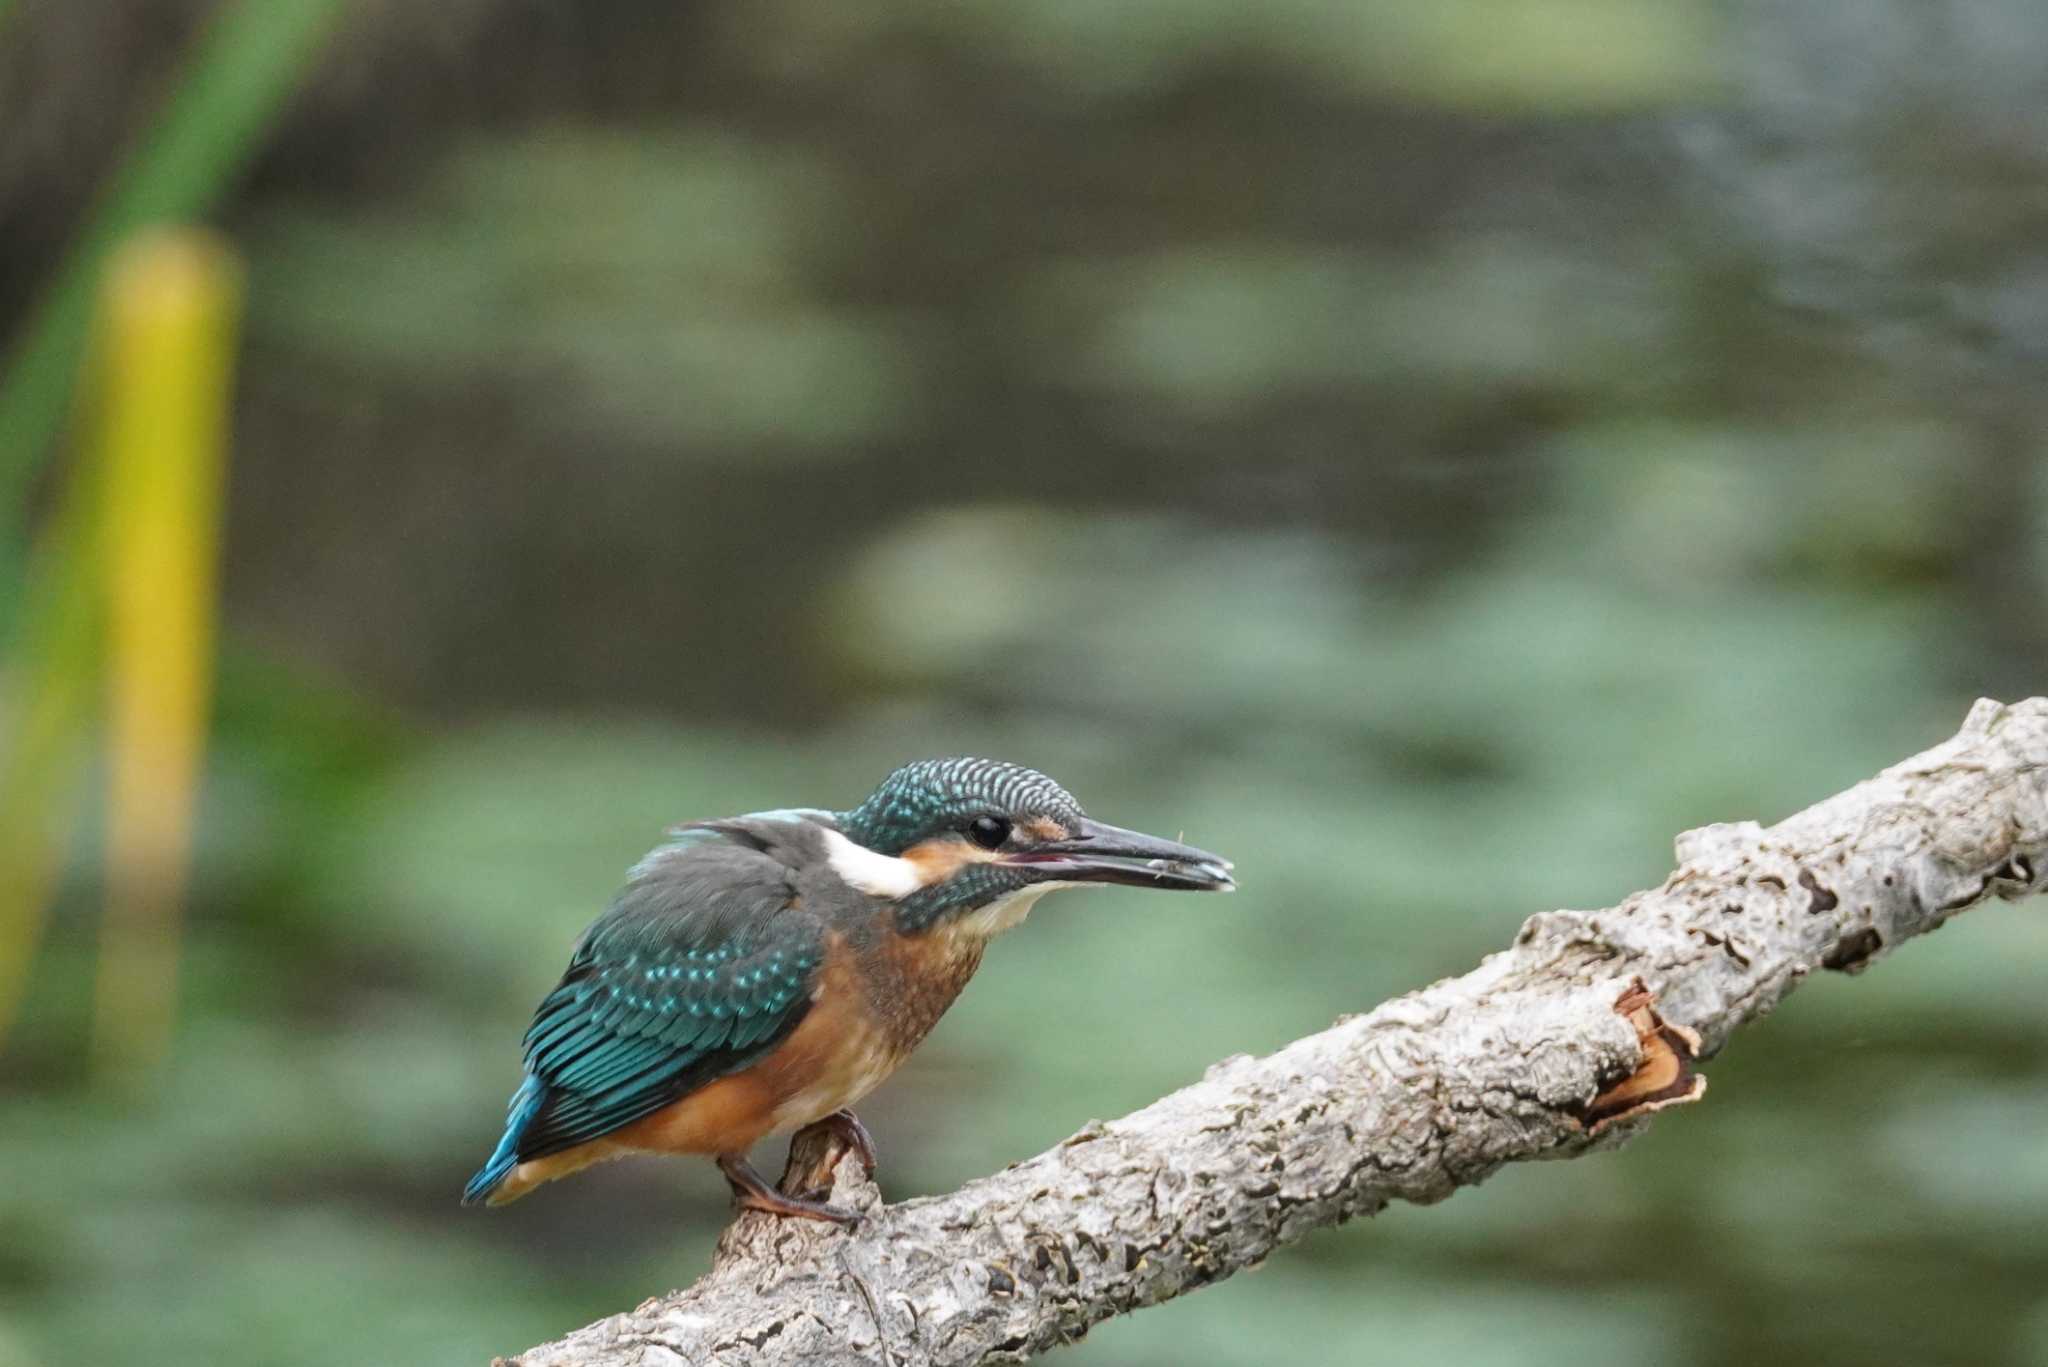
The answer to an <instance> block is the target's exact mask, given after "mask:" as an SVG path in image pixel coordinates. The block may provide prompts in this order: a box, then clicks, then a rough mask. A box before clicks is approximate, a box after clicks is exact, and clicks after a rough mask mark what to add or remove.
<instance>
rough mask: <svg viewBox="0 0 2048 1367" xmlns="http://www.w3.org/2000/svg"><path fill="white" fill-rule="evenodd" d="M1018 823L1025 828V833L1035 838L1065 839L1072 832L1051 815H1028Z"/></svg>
mask: <svg viewBox="0 0 2048 1367" xmlns="http://www.w3.org/2000/svg"><path fill="white" fill-rule="evenodd" d="M1017 824H1018V825H1019V826H1021V827H1022V828H1023V831H1024V834H1026V835H1028V836H1030V837H1031V838H1032V839H1033V840H1065V839H1066V838H1067V836H1068V835H1070V834H1071V832H1070V831H1068V830H1067V828H1066V827H1065V826H1062V825H1060V823H1059V822H1057V821H1054V820H1053V819H1052V818H1051V817H1049V816H1033V817H1026V818H1025V819H1024V820H1023V821H1021V822H1019V823H1017Z"/></svg>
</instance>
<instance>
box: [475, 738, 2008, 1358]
mask: <svg viewBox="0 0 2048 1367" xmlns="http://www.w3.org/2000/svg"><path fill="white" fill-rule="evenodd" d="M2044 852H2048V699H2041V698H2033V699H2029V700H2028V701H2026V702H2022V703H2018V704H2015V705H2013V706H2011V707H2003V706H2000V705H1999V704H1997V703H1994V702H1991V701H1989V700H1984V701H1980V702H1978V703H1977V705H1976V706H1975V707H1974V708H1972V709H1971V711H1970V715H1969V718H1968V719H1967V720H1966V721H1965V722H1964V725H1963V729H1962V731H1961V732H1960V733H1959V734H1958V735H1957V736H1955V737H1954V738H1953V739H1952V740H1949V741H1947V742H1945V743H1943V744H1941V745H1938V746H1936V747H1935V748H1934V749H1932V750H1929V751H1927V752H1925V753H1924V754H1921V755H1917V756H1915V757H1914V758H1912V759H1909V760H1907V761H1905V762H1904V763H1902V764H1898V765H1894V766H1893V767H1892V768H1890V769H1887V770H1885V771H1884V772H1883V773H1882V774H1880V775H1878V776H1877V777H1876V778H1874V779H1870V780H1869V781H1867V782H1864V783H1861V784H1858V785H1857V786H1856V787H1854V788H1852V789H1850V790H1849V791H1847V792H1845V793H1842V794H1839V795H1838V796H1836V797H1833V798H1830V799H1828V800H1827V801H1825V802H1822V803H1820V804H1819V805H1818V806H1815V807H1811V808H1808V809H1807V810H1806V811H1804V812H1801V813H1799V814H1798V815H1797V816H1794V817H1792V818H1790V819H1789V820H1787V821H1784V822H1781V823H1780V824H1778V825H1776V826H1773V827H1771V828H1770V829H1768V830H1765V829H1763V828H1761V827H1759V826H1758V825H1756V824H1755V823H1754V822H1741V823H1737V824H1732V825H1721V826H1708V827H1705V828H1703V829H1701V830H1697V831H1691V832H1688V833H1687V834H1685V835H1683V836H1681V837H1679V840H1678V863H1679V867H1678V869H1677V871H1676V872H1674V873H1673V874H1672V875H1671V876H1670V877H1669V878H1668V879H1666V880H1665V883H1664V885H1663V886H1662V887H1660V888H1658V889H1656V890H1655V891H1651V892H1641V893H1637V894H1636V895H1635V896H1633V897H1630V898H1629V899H1628V900H1627V901H1625V902H1623V903H1622V904H1621V905H1620V906H1618V907H1613V908H1609V909H1607V910H1603V911H1552V912H1544V913H1542V914H1540V915H1537V916H1534V917H1531V918H1530V919H1529V921H1528V922H1527V923H1526V924H1524V925H1523V927H1522V929H1521V933H1520V934H1519V935H1517V936H1516V937H1515V943H1514V945H1513V946H1512V947H1511V948H1509V949H1507V950H1505V951H1503V952H1501V953H1498V954H1494V955H1492V956H1490V957H1489V958H1487V959H1486V960H1485V962H1483V963H1482V964H1480V966H1479V967H1478V968H1476V969H1474V970H1473V971H1472V972H1470V973H1467V974H1466V975H1465V976H1463V977H1461V978H1453V979H1448V980H1446V981H1444V982H1440V983H1437V984H1436V985H1435V986H1433V987H1429V988H1426V989H1424V990H1423V991H1420V992H1416V993H1412V994H1410V995H1408V996H1405V997H1400V998H1396V999H1395V1000H1393V1001H1390V1002H1387V1003H1386V1004H1385V1005H1383V1006H1381V1007H1379V1008H1378V1009H1377V1010H1375V1011H1373V1012H1372V1013H1371V1014H1369V1015H1365V1016H1355V1017H1350V1018H1347V1019H1345V1020H1341V1021H1339V1022H1338V1023H1337V1024H1336V1025H1335V1026H1333V1027H1332V1028H1330V1029H1328V1030H1325V1031H1323V1032H1321V1033H1320V1034H1316V1035H1311V1036H1309V1037H1307V1038H1305V1039H1301V1040H1297V1041H1295V1042H1294V1043H1293V1044H1291V1045H1289V1046H1287V1047H1286V1048H1285V1049H1282V1050H1280V1051H1279V1052H1278V1053H1275V1054H1272V1055H1270V1056H1268V1057H1266V1058H1262V1059H1252V1058H1245V1057H1241V1056H1240V1057H1236V1058H1230V1059H1225V1060H1224V1061H1223V1062H1221V1063H1218V1064H1216V1065H1215V1066H1214V1067H1212V1068H1211V1069H1210V1070H1209V1071H1208V1074H1207V1075H1206V1076H1205V1077H1204V1078H1203V1079H1202V1080H1201V1081H1200V1082H1198V1083H1196V1084H1194V1085H1193V1086H1191V1087H1187V1088H1184V1089H1183V1090H1181V1091H1178V1092H1175V1093H1173V1094H1172V1095H1171V1096H1168V1097H1164V1098H1162V1099H1161V1100H1159V1101H1157V1102H1154V1103H1153V1104H1152V1105H1150V1106H1147V1107H1146V1108H1145V1109H1143V1110H1141V1111H1138V1112H1136V1113H1134V1114H1132V1115H1128V1116H1125V1117H1124V1118H1123V1119H1121V1120H1116V1121H1112V1122H1110V1123H1107V1124H1101V1123H1095V1124H1091V1125H1089V1126H1088V1127H1087V1128H1085V1129H1083V1130H1082V1131H1081V1132H1080V1133H1078V1134H1076V1135H1074V1136H1072V1137H1071V1138H1068V1139H1066V1140H1064V1141H1062V1142H1061V1143H1060V1144H1058V1145H1057V1146H1055V1147H1054V1148H1052V1149H1050V1150H1049V1151H1047V1152H1045V1153H1042V1154H1040V1155H1038V1156H1037V1157H1036V1158H1032V1159H1029V1160H1027V1161H1026V1162H1023V1163H1019V1164H1017V1165H1015V1166H1013V1167H1011V1168H1008V1169H1006V1170H1004V1171H1003V1172H999V1173H997V1174H995V1175H994V1176H991V1177H986V1178H983V1179H981V1180H979V1181H975V1182H970V1183H969V1184H967V1185H966V1186H964V1187H962V1188H961V1189H960V1190H958V1191H955V1192H952V1193H950V1194H947V1195H944V1196H934V1197H926V1198H922V1199H919V1200H913V1201H906V1202H904V1203H903V1204H901V1205H897V1206H888V1207H883V1206H882V1205H881V1204H880V1196H879V1193H878V1192H877V1191H876V1190H875V1188H874V1187H873V1185H872V1184H870V1183H868V1182H867V1181H866V1180H865V1178H864V1177H863V1176H862V1175H861V1174H860V1172H859V1168H858V1164H856V1163H853V1162H842V1163H841V1164H840V1165H839V1167H838V1169H837V1172H836V1173H835V1174H834V1177H835V1181H836V1186H835V1188H834V1194H833V1197H832V1199H833V1200H834V1202H836V1203H837V1204H840V1205H849V1206H853V1207H855V1208H858V1209H861V1210H864V1211H866V1212H868V1218H867V1220H866V1221H865V1222H864V1223H863V1224H862V1226H861V1228H860V1229H859V1231H858V1232H857V1233H855V1234H852V1235H848V1234H846V1233H843V1232H841V1231H839V1230H837V1229H834V1228H831V1227H828V1226H822V1225H817V1224H814V1223H812V1222H810V1221H804V1220H778V1219H775V1218H773V1217H769V1216H761V1215H743V1216H741V1217H740V1218H738V1219H737V1220H735V1221H734V1222H733V1224H732V1225H731V1226H730V1227H729V1228H728V1229H727V1230H726V1232H725V1234H724V1235H723V1236H722V1237H721V1238H720V1240H719V1244H718V1250H717V1254H716V1257H715V1260H714V1262H713V1265H712V1269H711V1271H710V1272H709V1273H707V1274H706V1275H705V1276H704V1277H703V1278H702V1279H701V1280H699V1281H698V1282H697V1284H696V1285H694V1286H692V1287H689V1288H688V1289H686V1290H683V1291H679V1292H675V1293H673V1294H671V1295H668V1296H664V1297H661V1298H659V1299H656V1300H650V1301H648V1302H646V1303H645V1304H643V1305H641V1306H640V1307H639V1308H638V1309H636V1310H633V1311H631V1312H629V1313H627V1314H622V1315H616V1316H613V1317H612V1318H610V1319H606V1320H602V1321H599V1322H598V1323H596V1324H593V1325H590V1326H588V1327H587V1328H584V1329H581V1330H578V1331H577V1332H575V1333H573V1334H571V1335H570V1336H569V1337H567V1338H565V1339H562V1340H559V1341H558V1342H555V1343H551V1344H547V1345H545V1346H543V1347H540V1348H536V1349H533V1350H532V1351H530V1352H528V1353H526V1354H524V1355H523V1356H521V1357H519V1358H518V1359H515V1360H514V1361H515V1362H516V1363H518V1364H521V1367H629V1365H630V1367H656V1364H661V1365H663V1367H668V1365H669V1364H699V1363H702V1364H709V1363H713V1362H716V1363H719V1364H723V1365H725V1367H739V1365H740V1364H763V1365H765V1364H790V1363H808V1362H814V1361H831V1362H875V1363H888V1364H916V1365H917V1367H924V1365H925V1364H955V1363H963V1364H964V1363H979V1362H984V1361H988V1360H991V1359H994V1360H1016V1359H1021V1358H1024V1357H1028V1356H1030V1355H1032V1354H1034V1353H1038V1352H1041V1351H1043V1350H1045V1349H1048V1348H1052V1347H1055V1346H1057V1345H1059V1344H1062V1343H1068V1342H1071V1341H1073V1340H1074V1339H1077V1338H1079V1337H1080V1336H1081V1335H1082V1334H1084V1333H1086V1332H1087V1330H1088V1329H1089V1327H1090V1326H1091V1325H1094V1324H1097V1323H1099V1322H1101V1321H1102V1320H1104V1319H1107V1318H1108V1317H1110V1316H1111V1315H1115V1314H1119V1313H1121V1312H1123V1311H1126V1310H1135V1309H1138V1308H1140V1307H1142V1306H1148V1305H1156V1304H1158V1303H1159V1302H1161V1301H1165V1300H1170V1299H1172V1298H1173V1297H1175V1296H1178V1295H1181V1294H1183V1293H1185V1292H1188V1291H1192V1290H1194V1289H1195V1288H1197V1287H1200V1286H1205V1285H1207V1284H1208V1283H1210V1282H1213V1281H1217V1280H1220V1279H1221V1278H1224V1277H1227V1276H1229V1275H1230V1274H1231V1273H1233V1272H1236V1271H1239V1270H1240V1269H1243V1268H1246V1267H1250V1266H1252V1265H1253V1264H1255V1263H1257V1262H1259V1261H1260V1260H1262V1259H1263V1258H1265V1257H1266V1256H1267V1255H1268V1254H1270V1253H1271V1252H1273V1250H1274V1249H1276V1248H1278V1247H1280V1246H1281V1245H1283V1244H1286V1243H1289V1242H1292V1241H1293V1240H1295V1239H1298V1238H1300V1237H1301V1236H1302V1235H1303V1234H1304V1233H1306V1232H1308V1231H1309V1230H1311V1229H1314V1228H1316V1227H1318V1226H1321V1225H1330V1224H1336V1223H1338V1222H1340V1221H1342V1220H1346V1219H1349V1218H1350V1217H1351V1216H1354V1215H1359V1214H1369V1213H1371V1212H1374V1211H1377V1210H1379V1209H1381V1208H1382V1207H1384V1206H1386V1205H1387V1204H1388V1203H1389V1202H1392V1201H1412V1202H1417V1203H1424V1204H1426V1203H1428V1202H1432V1201H1440V1200H1442V1199H1443V1198H1444V1197H1446V1196H1448V1195H1450V1194H1451V1193H1452V1192H1453V1191H1455V1190H1457V1189H1458V1188H1459V1187H1461V1186H1469V1185H1471V1184H1472V1183H1475V1182H1478V1181H1480V1180H1481V1179H1483V1178H1485V1177H1486V1176H1487V1175H1488V1174H1489V1173H1492V1172H1493V1171H1494V1170H1495V1169H1497V1168H1499V1167H1500V1166H1501V1165H1502V1164H1504V1163H1512V1162H1517V1161H1521V1160H1525V1159H1532V1158H1576V1157H1578V1156H1579V1155H1581V1154H1585V1153H1588V1152H1591V1151H1593V1150H1595V1149H1604V1148H1609V1147H1612V1146H1614V1145H1616V1144H1619V1143H1621V1142H1623V1141H1624V1140H1625V1139H1627V1138H1628V1137H1629V1136H1631V1135H1633V1134H1635V1133H1637V1132H1639V1131H1640V1130H1641V1129H1642V1120H1643V1118H1644V1117H1645V1116H1647V1115H1648V1114H1649V1113H1650V1112H1652V1111H1654V1110H1657V1109H1659V1108H1662V1107H1664V1106H1669V1105H1673V1104H1677V1103H1680V1102H1685V1101H1691V1100H1695V1099H1697V1098H1698V1096H1699V1095H1700V1094H1701V1093H1702V1092H1703V1091H1704V1090H1705V1079H1703V1078H1700V1077H1698V1076H1696V1075H1695V1074H1694V1073H1693V1071H1692V1060H1693V1058H1694V1057H1708V1056H1711V1055H1712V1054H1713V1053H1714V1052H1715V1051H1716V1050H1718V1049H1719V1048H1720V1046H1721V1045H1722V1044H1723V1043H1724V1042H1725V1041H1726V1040H1727V1038H1728V1036H1729V1035H1730V1034H1731V1033H1732V1032H1733V1031H1734V1030H1735V1028H1736V1027H1737V1026H1739V1025H1741V1024H1742V1023H1743V1022H1745V1021H1748V1020H1751V1019H1754V1018H1755V1017H1757V1016H1759V1015H1762V1014H1763V1013H1765V1012H1767V1011H1769V1010H1770V1009H1771V1008H1772V1007H1773V1006H1775V1005H1776V1004H1777V1003H1778V1001H1779V1000H1780V999H1781V998H1783V997H1784V996H1785V995H1786V994H1787V993H1788V992H1790V991H1791V990H1792V989H1793V988H1794V987H1796V986H1798V984H1799V983H1800V981H1801V980H1802V979H1804V978H1805V977H1806V975H1807V974H1809V973H1811V972H1813V970H1814V969H1815V968H1831V969H1840V970H1844V971H1848V972H1855V971H1857V970H1858V969H1861V968H1862V967H1863V966H1864V965H1866V964H1867V963H1869V962H1870V961H1871V960H1872V959H1873V958H1875V957H1877V956H1878V955H1880V954H1885V953H1889V952H1890V951H1891V950H1893V949H1895V948H1896V947H1898V946H1899V945H1900V944H1902V943H1904V942H1905V941H1906V940H1909V939H1911V938H1912V937H1913V936H1915V935H1919V934H1921V933H1923V932H1925V931H1929V930H1933V929H1934V928H1935V927H1937V926H1939V925H1941V924H1942V923H1943V922H1944V921H1945V920H1947V919H1948V918H1949V917H1950V916H1952V915H1954V914H1955V913H1956V912H1958V911H1962V910H1965V909H1967V908H1968V907H1971V906H1974V905H1975V904H1977V903H1978V902H1981V901H1983V900H1985V899H1986V898H1989V897H1992V896H1998V897H2005V898H2016V897H2020V896H2023V895H2026V894H2029V893H2033V892H2036V891H2039V890H2040V889H2041V888H2042V886H2043V882H2044V878H2043V869H2042V858H2043V855H2044ZM816 1157H817V1156H816V1155H815V1154H812V1153H804V1152H798V1153H793V1154H792V1156H791V1166H792V1174H791V1175H790V1176H788V1177H786V1178H785V1180H786V1181H793V1180H802V1179H803V1178H804V1177H805V1176H806V1174H804V1173H803V1172H800V1171H797V1170H798V1169H802V1168H804V1167H805V1166H806V1165H807V1164H808V1163H810V1162H813V1161H815V1160H816Z"/></svg>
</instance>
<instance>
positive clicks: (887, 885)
mask: <svg viewBox="0 0 2048 1367" xmlns="http://www.w3.org/2000/svg"><path fill="white" fill-rule="evenodd" d="M825 851H826V859H827V861H828V862H829V863H830V864H831V865H832V872H834V873H836V874H838V875H839V876H840V877H841V878H843V879H845V880H846V885H847V886H848V887H851V888H858V889H860V890H861V891H862V892H864V893H866V894H867V895H868V896H870V897H886V898H888V899H889V900H890V901H892V902H894V901H897V900H899V899H901V898H904V897H908V896H910V894H911V893H913V892H916V891H917V890H918V889H919V888H921V887H923V886H924V875H923V874H922V873H921V872H920V871H919V869H918V867H917V865H915V864H913V863H911V862H910V861H909V860H908V859H898V858H896V857H895V856H894V855H889V854H878V853H876V852H875V851H873V850H871V849H869V848H868V847H867V846H865V845H857V844H855V843H854V842H853V841H851V840H848V839H847V838H846V837H845V836H843V835H841V834H840V833H839V832H838V831H835V830H833V829H831V828H830V827H829V826H828V827H826V828H825Z"/></svg>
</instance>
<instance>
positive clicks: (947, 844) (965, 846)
mask: <svg viewBox="0 0 2048 1367" xmlns="http://www.w3.org/2000/svg"><path fill="white" fill-rule="evenodd" d="M903 858H904V860H905V861H906V862H908V863H909V864H911V865H912V866H913V867H915V868H916V869H917V877H918V881H919V882H921V883H922V884H923V885H924V886H925V887H931V886H932V885H933V884H935V883H943V882H945V881H946V880H947V879H948V878H951V877H952V876H953V875H954V874H956V873H958V872H960V870H962V869H964V868H966V867H967V866H968V865H969V864H985V863H987V862H989V861H990V860H992V859H994V858H995V854H994V853H993V852H992V851H989V850H984V849H982V848H981V847H980V846H979V845H970V844H969V843H968V842H966V841H965V840H962V839H961V838H960V837H959V836H957V835H941V836H934V837H933V838H932V839H930V840H924V841H920V842H919V843H917V844H915V845H912V846H911V847H910V848H909V849H907V850H905V851H904V852H903Z"/></svg>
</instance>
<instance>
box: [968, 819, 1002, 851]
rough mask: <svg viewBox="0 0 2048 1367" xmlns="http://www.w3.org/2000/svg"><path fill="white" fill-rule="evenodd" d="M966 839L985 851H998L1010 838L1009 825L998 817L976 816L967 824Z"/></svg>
mask: <svg viewBox="0 0 2048 1367" xmlns="http://www.w3.org/2000/svg"><path fill="white" fill-rule="evenodd" d="M967 838H968V839H969V840H972V841H973V842H974V843H975V844H977V845H979V846H981V847H982V848H983V849H985V850H994V849H1000V848H1002V844H1003V842H1004V841H1005V840H1008V839H1009V838H1010V823H1009V822H1007V821H1005V820H1003V819H1002V818H1001V817H999V816H977V817H976V818H974V820H972V821H970V822H968V823H967Z"/></svg>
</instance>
